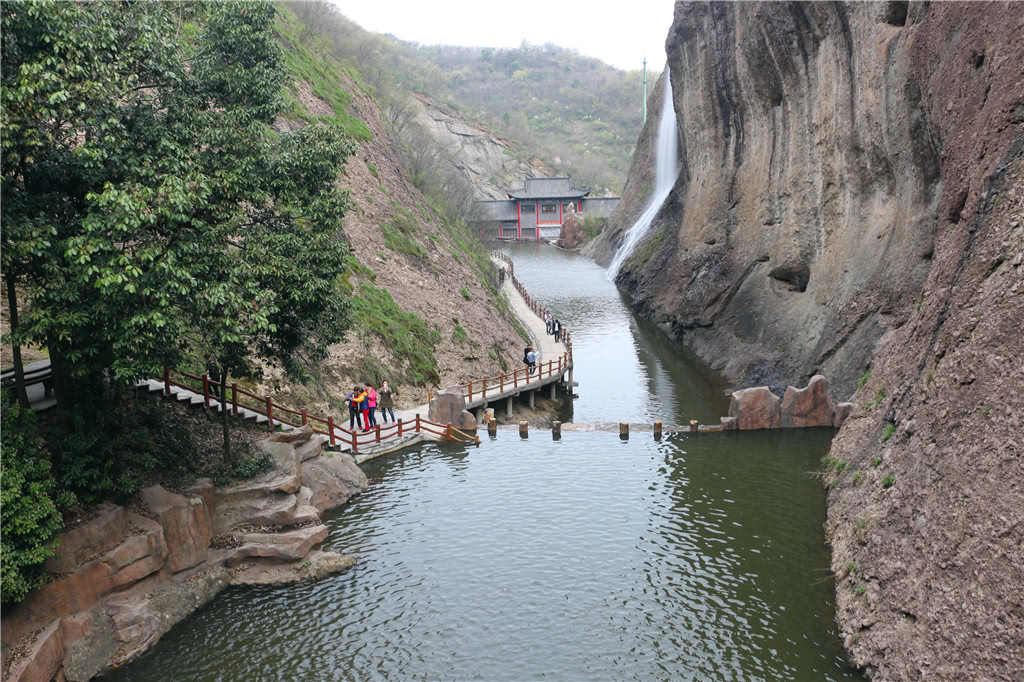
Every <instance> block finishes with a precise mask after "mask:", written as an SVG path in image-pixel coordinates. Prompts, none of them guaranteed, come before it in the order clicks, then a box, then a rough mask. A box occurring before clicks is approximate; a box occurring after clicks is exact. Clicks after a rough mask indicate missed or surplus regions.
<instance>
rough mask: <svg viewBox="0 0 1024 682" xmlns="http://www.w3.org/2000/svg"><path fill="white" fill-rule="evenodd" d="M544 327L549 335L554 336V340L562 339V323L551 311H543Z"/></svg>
mask: <svg viewBox="0 0 1024 682" xmlns="http://www.w3.org/2000/svg"><path fill="white" fill-rule="evenodd" d="M544 328H545V329H546V330H547V333H548V335H549V336H553V337H555V341H556V342H558V341H561V340H562V323H561V322H559V320H558V318H557V317H554V316H553V315H552V314H551V313H544Z"/></svg>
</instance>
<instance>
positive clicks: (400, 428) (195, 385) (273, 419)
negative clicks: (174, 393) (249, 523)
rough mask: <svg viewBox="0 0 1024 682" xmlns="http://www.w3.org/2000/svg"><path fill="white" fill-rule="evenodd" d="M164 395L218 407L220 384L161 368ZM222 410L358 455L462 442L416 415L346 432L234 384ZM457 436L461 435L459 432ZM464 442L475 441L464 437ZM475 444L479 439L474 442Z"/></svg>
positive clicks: (445, 426) (326, 420) (202, 376)
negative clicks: (435, 439)
mask: <svg viewBox="0 0 1024 682" xmlns="http://www.w3.org/2000/svg"><path fill="white" fill-rule="evenodd" d="M163 381H164V393H165V394H166V395H168V396H170V395H171V387H172V386H177V387H178V388H183V389H185V390H186V391H192V392H194V393H196V394H198V395H201V396H202V398H203V402H204V404H205V406H206V407H210V406H211V405H212V404H214V403H219V402H220V398H219V397H217V396H216V395H214V392H213V390H212V388H215V387H217V388H219V387H220V386H221V384H218V383H216V382H213V381H211V380H210V378H209V375H207V374H205V373H204V374H189V373H188V372H176V373H173V374H172V372H171V371H170V370H169V369H168V368H166V367H165V368H164V376H163ZM224 395H225V398H226V400H225V401H224V402H225V406H229V407H230V409H231V413H232V414H233V415H235V416H238V409H239V408H245V409H247V410H250V411H252V412H255V413H257V414H261V415H263V416H265V417H266V418H267V423H268V425H269V427H270V428H271V429H273V428H274V426H276V425H278V424H287V425H289V426H295V427H299V426H305V425H307V424H308V425H309V426H310V428H312V429H313V432H314V433H319V434H323V435H325V436H327V437H328V439H329V441H330V444H331V446H332V447H333V446H335V445H338V444H347V445H349V446H351V448H352V452H353V454H355V453H358V452H359V446H360V445H376V444H378V443H381V442H383V441H385V440H388V439H390V438H399V437H401V436H403V435H406V434H408V433H423V432H426V433H432V434H434V435H438V436H441V437H443V438H445V439H446V440H464V439H463V438H460V437H458V436H457V435H455V434H453V433H452V429H451V424H437V423H435V422H432V421H429V420H426V419H423V418H421V417H420V416H419V415H418V414H417V415H416V420H415V421H414V422H409V423H406V422H403V421H402V420H401V419H399V420H398V421H397V422H392V423H391V424H385V425H380V424H378V425H377V426H376V427H374V428H373V429H371V430H369V431H360V430H350V429H346V428H345V427H343V426H340V425H338V424H337V423H335V420H334V417H333V416H330V415H328V416H326V417H321V416H319V415H314V414H309V412H307V411H306V410H305V409H301V410H296V409H293V408H291V407H285V406H284V405H278V404H277V403H275V402H273V401H272V400H271V399H270V398H269V397H265V396H260V395H256V394H255V393H252V392H250V391H247V390H245V389H244V388H239V386H238V383H237V382H232V383H230V384H228V385H226V386H224ZM459 433H460V434H461V432H459ZM466 438H475V437H474V436H466ZM476 442H477V443H479V439H476Z"/></svg>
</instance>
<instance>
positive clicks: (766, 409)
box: [729, 386, 781, 431]
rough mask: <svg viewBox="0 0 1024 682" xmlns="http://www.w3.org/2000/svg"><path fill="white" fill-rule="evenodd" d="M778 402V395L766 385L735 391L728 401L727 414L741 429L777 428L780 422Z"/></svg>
mask: <svg viewBox="0 0 1024 682" xmlns="http://www.w3.org/2000/svg"><path fill="white" fill-rule="evenodd" d="M779 402H780V401H779V396H777V395H775V394H774V393H772V392H771V390H769V388H768V387H767V386H758V387H757V388H746V389H743V390H742V391H735V392H733V394H732V400H731V401H730V402H729V416H730V417H735V418H736V428H738V429H740V430H741V431H749V430H753V429H777V428H779V424H780V422H781V415H780V414H779Z"/></svg>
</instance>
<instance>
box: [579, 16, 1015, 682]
mask: <svg viewBox="0 0 1024 682" xmlns="http://www.w3.org/2000/svg"><path fill="white" fill-rule="evenodd" d="M666 48H667V51H668V56H669V66H670V69H671V78H672V86H673V92H674V98H675V108H676V113H677V118H678V121H679V133H680V147H681V150H682V151H681V154H682V166H683V170H682V172H681V174H680V177H679V179H678V181H677V185H676V188H675V191H674V192H673V193H672V195H670V198H669V200H668V201H667V202H666V205H665V206H664V207H663V209H662V211H661V213H660V214H659V216H658V218H657V219H656V221H655V225H654V228H653V229H652V230H651V232H650V236H649V237H648V238H647V240H645V242H644V243H642V244H640V246H639V247H638V248H637V251H636V255H635V256H634V258H632V259H630V260H629V261H627V263H626V266H625V267H624V268H623V270H622V272H621V273H620V275H619V278H618V282H619V284H620V285H621V286H622V287H623V288H624V289H625V290H626V291H627V292H628V293H629V294H630V295H631V296H632V297H633V301H634V304H635V306H636V307H637V309H638V310H639V311H641V312H642V313H644V314H646V315H648V316H650V317H652V318H653V319H655V320H657V321H658V322H659V323H660V324H661V325H662V326H664V327H665V328H666V329H667V330H669V331H670V332H671V333H672V334H673V335H674V336H675V337H676V338H679V339H681V340H683V341H685V342H687V343H689V344H690V345H692V346H693V347H694V348H695V349H696V350H697V352H698V353H700V354H701V355H702V356H703V357H704V358H705V359H706V360H708V361H709V362H710V363H711V364H713V365H714V366H716V367H717V368H719V369H722V370H723V371H724V372H725V373H726V374H727V375H728V376H729V377H730V378H731V379H732V380H733V381H735V382H737V383H738V384H741V385H757V384H763V383H767V384H769V385H772V386H776V387H777V386H781V385H783V384H786V383H790V384H793V385H802V384H803V383H804V382H805V381H806V378H807V377H809V376H810V375H812V374H814V373H821V374H824V375H825V376H826V377H828V379H829V384H830V386H831V387H832V390H833V393H834V395H833V397H834V398H837V399H846V398H848V397H849V396H850V395H851V394H854V393H855V394H856V395H855V402H856V403H857V408H856V410H855V411H854V414H853V416H852V418H851V419H850V420H848V421H847V423H846V425H845V426H844V427H843V428H842V429H841V431H840V432H839V435H838V436H837V438H836V440H835V442H834V444H833V447H832V451H831V453H830V456H831V457H832V458H833V459H832V460H829V461H830V462H835V463H836V464H837V466H835V467H833V468H834V469H838V470H839V471H840V473H835V472H833V473H832V474H831V480H830V483H831V486H832V487H831V491H830V505H829V533H830V537H831V538H832V541H833V557H834V561H833V564H834V569H835V570H836V573H837V576H838V582H837V596H838V605H839V615H840V625H841V628H842V630H843V633H844V636H845V644H846V646H847V647H848V648H849V649H850V651H851V654H852V658H853V660H854V661H855V662H856V663H857V664H859V665H862V666H865V667H869V668H871V669H872V670H873V671H874V672H875V674H876V676H877V679H886V680H888V679H893V680H896V679H900V680H902V679H928V680H933V679H1008V680H1009V679H1018V678H1019V671H1020V670H1022V669H1024V613H1022V598H1021V595H1020V586H1021V585H1024V573H1022V569H1021V566H1024V552H1022V550H1021V546H1022V544H1024V518H1022V516H1024V511H1022V510H1024V504H1022V503H1024V467H1022V459H1021V458H1022V450H1024V440H1022V438H1021V433H1022V427H1024V397H1022V396H1024V392H1022V389H1024V370H1022V364H1024V363H1022V361H1021V358H1022V357H1024V336H1022V334H1021V330H1022V328H1024V283H1022V278H1024V265H1022V260H1024V227H1022V224H1024V218H1022V214H1024V190H1022V184H1024V183H1022V178H1024V168H1022V166H1024V5H1021V4H1018V3H932V4H928V3H913V2H912V3H906V2H888V3H827V4H826V3H736V4H727V3H721V4H718V3H715V4H707V3H682V2H680V3H677V5H676V9H675V18H674V23H673V25H672V28H671V30H670V33H669V36H668V39H667V42H666ZM652 125H656V122H649V123H648V128H651V126H652ZM645 139H646V140H647V144H648V146H649V145H650V143H651V141H652V140H651V137H650V135H649V133H648V137H646V138H644V137H642V138H641V144H643V143H644V140H645ZM648 151H649V150H648ZM640 165H641V166H642V165H643V164H640ZM634 172H637V171H636V165H635V166H634ZM639 185H640V183H636V185H633V184H627V194H628V193H629V192H630V191H635V188H636V187H637V186H639ZM628 201H629V197H628V196H627V197H624V200H623V204H624V205H626V204H627V202H628ZM612 222H613V223H614V222H615V221H612ZM620 222H621V223H622V224H624V225H625V224H628V220H622V221H620ZM627 226H628V225H627ZM619 227H620V229H621V227H622V226H621V225H620V226H619ZM613 228H615V225H613ZM604 239H605V240H606V242H605V244H604V246H603V247H602V246H600V245H598V246H595V247H594V252H595V256H596V257H598V258H599V259H600V258H601V257H602V256H603V257H604V258H605V259H607V258H608V257H609V254H610V252H611V250H612V248H613V247H614V246H615V245H616V243H617V242H618V241H620V240H621V232H617V230H616V229H611V230H609V231H608V232H607V234H606V235H604ZM867 370H870V372H871V373H870V375H869V376H868V375H866V372H867ZM862 377H863V378H864V383H863V385H862V386H861V387H860V388H859V389H858V379H859V378H862ZM840 463H842V464H841V466H839V464H840Z"/></svg>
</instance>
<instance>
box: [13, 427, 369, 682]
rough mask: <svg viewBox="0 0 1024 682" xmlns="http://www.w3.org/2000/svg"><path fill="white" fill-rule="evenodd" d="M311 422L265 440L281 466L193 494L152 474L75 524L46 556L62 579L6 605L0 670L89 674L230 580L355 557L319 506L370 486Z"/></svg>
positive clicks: (309, 570)
mask: <svg viewBox="0 0 1024 682" xmlns="http://www.w3.org/2000/svg"><path fill="white" fill-rule="evenodd" d="M324 440H325V437H323V436H318V435H315V434H314V433H313V432H312V430H311V429H309V427H304V428H303V429H298V430H296V431H292V432H288V433H275V434H273V435H272V436H270V438H268V439H267V440H265V441H262V442H261V443H260V447H261V449H262V450H263V451H264V452H267V453H268V454H270V455H271V457H272V458H273V459H274V462H275V466H274V468H273V469H272V470H271V471H269V472H266V473H265V474H262V475H260V476H258V477H256V478H253V479H250V480H248V481H243V482H240V483H236V484H233V485H230V486H226V487H222V488H217V487H214V485H213V483H212V482H211V481H210V480H209V479H200V480H199V481H197V482H196V484H195V485H193V486H192V487H191V488H189V489H188V490H186V491H184V494H178V493H173V492H170V491H168V490H166V489H164V488H163V487H162V486H159V485H155V486H151V487H149V488H145V489H143V490H141V491H140V492H139V495H138V504H135V505H132V507H130V508H129V507H123V506H118V505H114V504H109V503H108V504H104V505H102V506H101V507H100V508H99V510H98V513H97V514H96V515H95V516H94V517H93V518H91V519H89V520H88V521H87V522H85V523H84V524H82V525H80V526H78V527H76V528H73V529H71V530H68V531H66V532H65V533H64V534H63V535H62V536H61V538H60V549H58V554H57V556H55V557H52V558H51V559H50V560H49V561H48V562H47V569H48V570H49V571H51V573H52V574H53V579H52V580H51V581H50V582H49V583H48V584H46V585H44V586H43V587H41V588H39V589H37V590H34V591H32V592H30V593H29V595H28V596H27V597H26V598H25V600H24V601H22V603H20V604H19V605H18V606H17V607H14V608H12V609H11V610H10V611H9V612H8V613H6V614H4V617H3V621H2V627H3V633H4V641H5V643H6V644H7V645H9V648H8V647H7V646H5V648H4V649H3V658H4V660H3V670H4V676H3V679H4V681H5V682H14V681H25V682H28V681H36V680H42V681H44V682H45V681H47V680H51V679H57V680H68V681H70V682H77V681H84V680H89V679H91V678H92V677H94V676H95V675H97V674H100V673H102V672H104V671H105V670H109V669H111V668H113V667H115V666H119V665H122V664H124V663H126V662H128V661H130V660H132V659H133V658H135V657H137V656H139V655H140V654H142V653H144V652H145V651H148V650H149V649H150V648H152V647H153V646H154V645H155V644H156V643H157V642H158V641H159V640H160V637H162V636H163V635H164V634H165V633H166V632H167V631H169V630H170V629H171V628H172V627H173V626H174V625H175V624H177V623H179V622H180V621H181V620H183V619H184V618H186V617H187V616H188V615H189V614H191V613H193V612H194V611H196V610H197V609H199V608H201V607H202V606H204V605H205V604H207V603H208V602H209V601H210V600H211V599H213V598H214V597H215V596H217V595H218V594H220V592H222V591H223V590H224V589H225V588H227V587H228V586H229V585H251V584H261V585H265V584H282V583H292V582H299V581H303V580H315V579H318V578H321V577H324V576H327V575H332V574H335V573H339V572H341V571H344V570H346V569H348V568H349V567H351V566H352V565H353V564H354V563H355V561H356V560H355V558H354V557H351V556H343V555H340V554H337V553H334V552H324V551H320V550H318V549H315V548H316V547H317V546H318V545H319V544H320V543H321V542H323V540H324V539H326V537H327V533H328V530H327V527H326V526H325V525H323V524H322V523H321V521H320V514H322V513H323V512H325V511H327V510H329V509H332V508H334V507H338V506H340V505H342V504H345V503H346V502H347V501H348V500H349V499H351V497H352V496H354V495H357V494H359V493H360V492H361V491H362V490H363V489H365V488H366V486H367V479H366V475H365V474H363V472H362V471H361V470H360V469H359V467H358V466H357V465H356V463H355V460H354V459H353V458H352V457H351V456H350V455H347V454H343V453H332V452H326V451H324V450H323V444H324Z"/></svg>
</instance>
